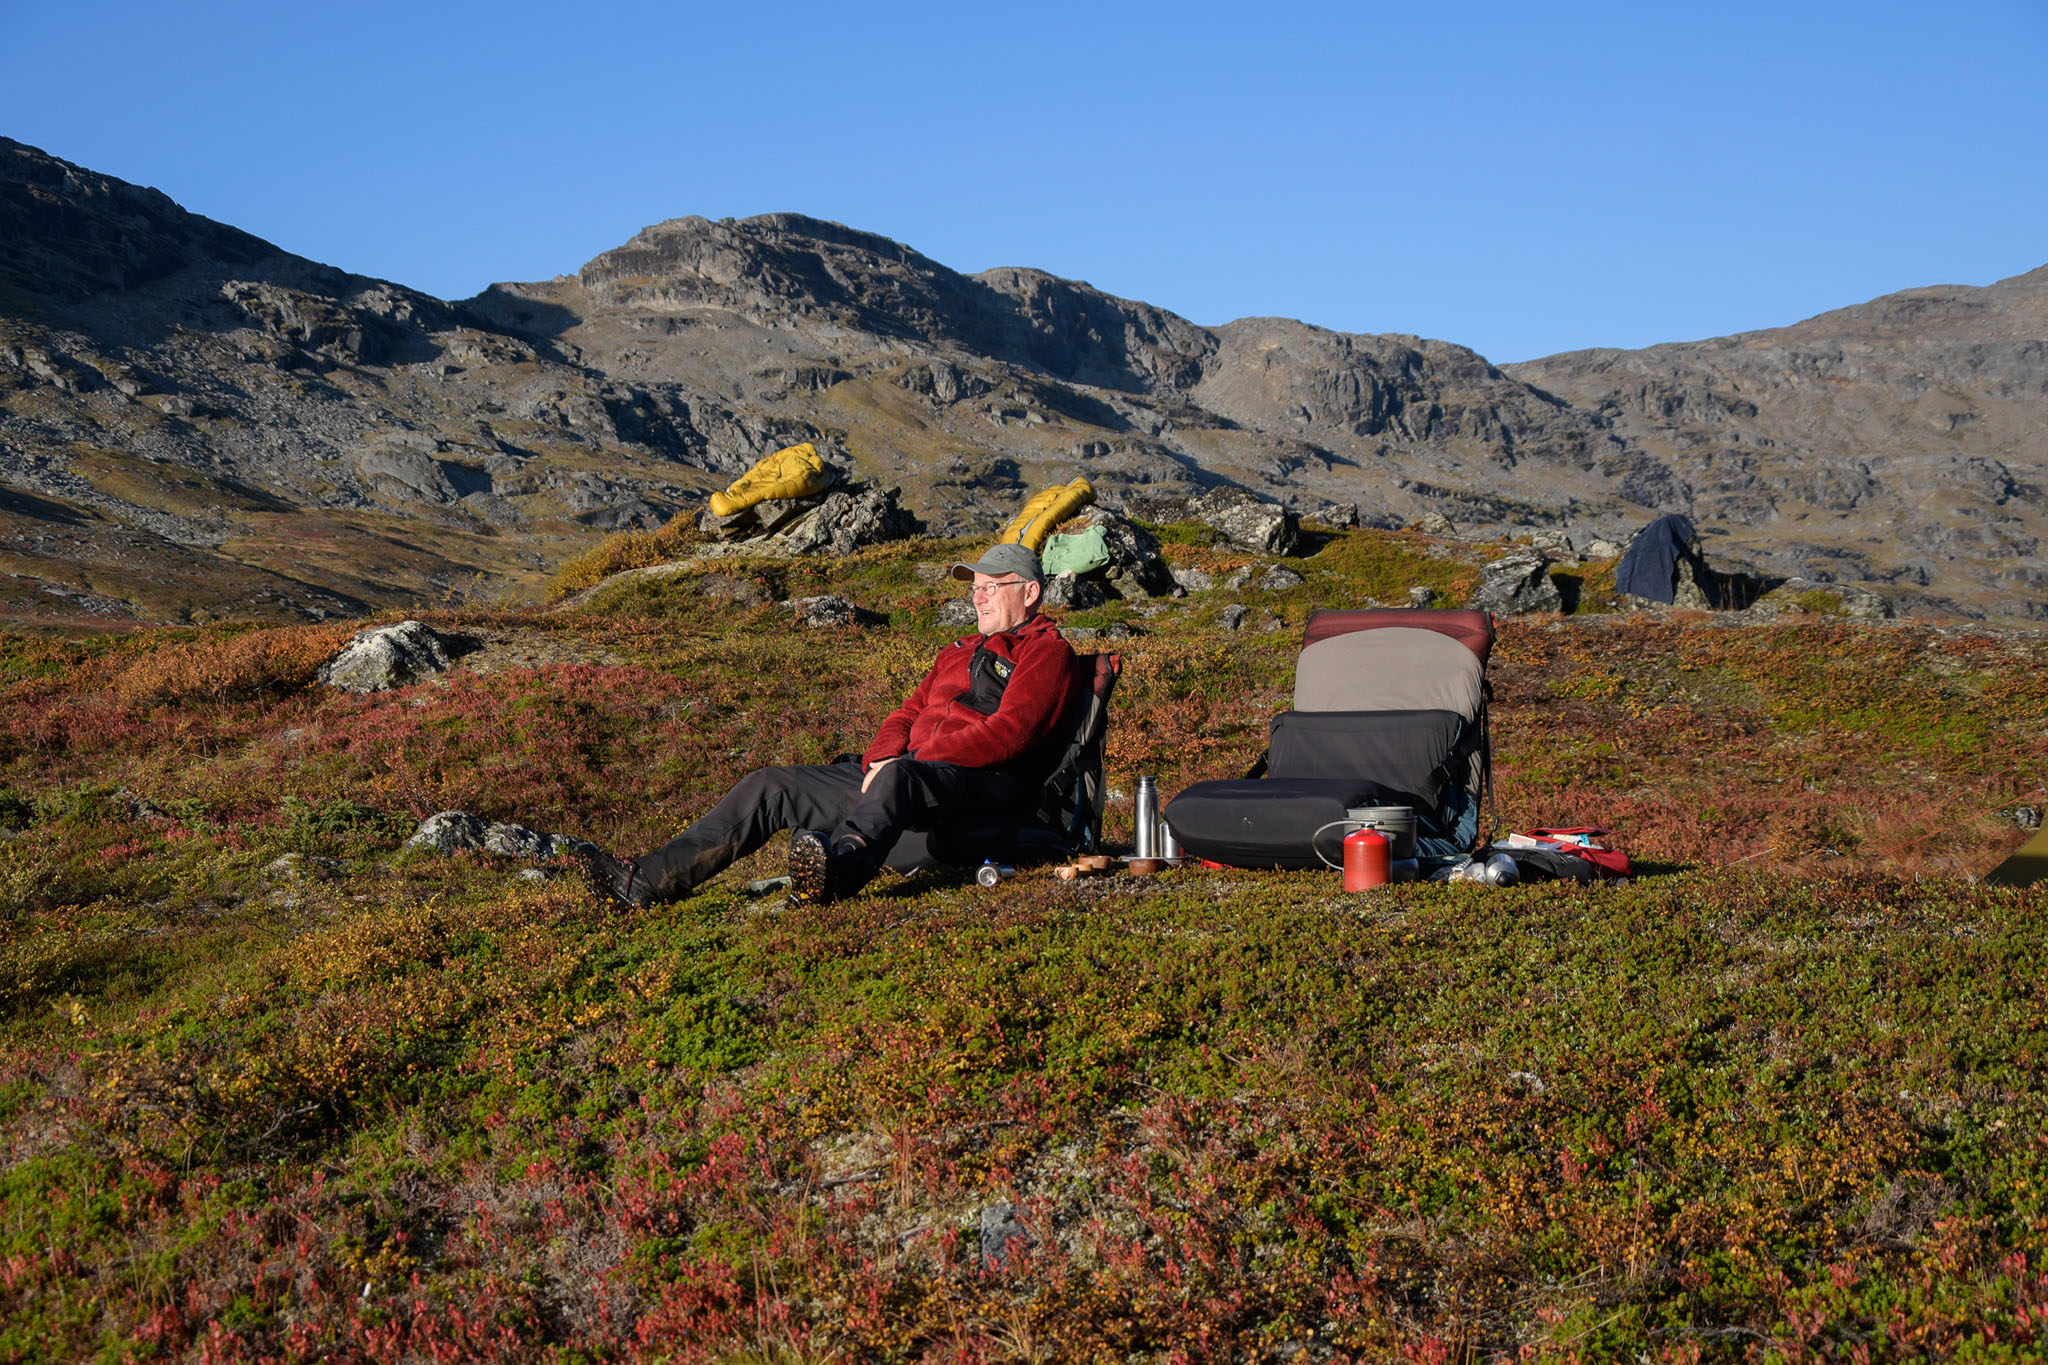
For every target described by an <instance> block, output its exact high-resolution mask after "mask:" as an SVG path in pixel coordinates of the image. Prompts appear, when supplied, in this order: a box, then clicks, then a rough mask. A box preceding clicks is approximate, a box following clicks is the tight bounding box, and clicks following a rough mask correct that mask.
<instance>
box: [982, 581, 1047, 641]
mask: <svg viewBox="0 0 2048 1365" xmlns="http://www.w3.org/2000/svg"><path fill="white" fill-rule="evenodd" d="M1041 591H1042V589H1041V588H1040V587H1039V586H1038V584H1036V583H1034V582H1032V581H1031V580H1030V579H1028V578H1019V577H1017V575H1015V574H1013V573H1006V574H998V575H995V576H994V577H991V576H989V575H988V574H985V573H978V574H976V575H975V576H974V627H975V629H976V630H979V631H980V632H981V633H982V634H983V635H999V634H1001V633H1002V632H1003V631H1006V630H1015V629H1016V628H1017V627H1018V626H1021V625H1023V624H1024V623H1025V622H1026V621H1028V620H1030V619H1031V611H1032V608H1034V607H1036V606H1037V605H1038V595H1039V593H1040V592H1041Z"/></svg>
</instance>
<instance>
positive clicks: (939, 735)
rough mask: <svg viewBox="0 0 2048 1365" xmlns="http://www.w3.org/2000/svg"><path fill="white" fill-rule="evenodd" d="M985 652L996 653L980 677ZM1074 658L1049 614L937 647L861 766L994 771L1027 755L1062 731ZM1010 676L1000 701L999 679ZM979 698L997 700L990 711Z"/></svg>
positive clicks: (861, 762) (890, 716) (1002, 688)
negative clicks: (908, 761)
mask: <svg viewBox="0 0 2048 1365" xmlns="http://www.w3.org/2000/svg"><path fill="white" fill-rule="evenodd" d="M984 651H986V652H987V654H988V655H990V656H992V657H991V658H989V659H988V660H987V661H986V662H984V663H983V664H982V665H981V666H980V667H981V676H980V677H977V676H976V668H975V658H976V656H977V655H980V654H982V653H983V652H984ZM1073 663H1074V651H1073V649H1072V648H1071V647H1070V646H1069V645H1068V644H1067V642H1066V640H1065V639H1063V638H1061V636H1060V632H1059V627H1058V626H1056V625H1054V624H1053V623H1052V622H1051V621H1049V620H1047V619H1046V618H1045V617H1043V616H1033V617H1032V618H1031V619H1030V620H1028V621H1026V622H1025V623H1024V624H1023V625H1021V626H1018V627H1017V628H1016V629H1015V630H1009V631H1004V632H1002V633H1000V634H997V635H978V634H977V635H967V636H963V637H961V638H960V639H958V640H956V641H954V642H953V643H952V644H950V645H947V646H946V647H945V648H944V649H942V650H940V651H939V657H938V658H937V659H935V660H933V661H932V666H931V671H930V672H928V673H926V674H925V675H924V681H922V682H920V683H919V684H918V685H917V688H916V690H915V691H913V692H912V693H911V694H910V697H909V699H908V700H906V701H905V702H904V703H903V705H901V706H899V707H897V708H896V709H895V710H894V711H891V712H890V713H889V718H888V719H887V720H885V721H883V722H882V728H881V729H880V730H878V731H877V732H876V733H875V741H874V743H872V744H870V745H868V750H867V752H866V753H864V754H862V755H861V759H860V765H861V767H862V768H863V769H866V768H870V767H873V766H874V765H875V764H876V763H878V762H880V761H881V760H882V759H885V758H902V757H909V758H918V759H923V760H924V761H926V762H928V763H958V764H961V765H962V766H964V767H969V768H994V767H998V766H1000V765H1002V764H1006V763H1010V762H1012V761H1013V760H1016V759H1020V758H1024V757H1026V756H1027V755H1030V754H1031V751H1032V750H1033V749H1035V748H1037V747H1038V746H1039V745H1041V744H1043V743H1045V742H1046V740H1048V739H1049V738H1051V736H1052V734H1053V732H1054V731H1055V730H1056V729H1058V728H1059V723H1060V713H1061V712H1062V711H1063V710H1064V709H1065V707H1066V702H1067V683H1068V679H1069V678H1070V677H1071V676H1072V674H1073ZM1004 673H1007V681H1006V682H1003V683H1001V685H1000V686H1001V690H1000V694H999V695H1000V701H999V702H996V701H995V697H994V696H992V695H991V692H992V690H993V689H994V687H995V686H996V685H997V684H996V683H995V682H994V681H993V679H995V678H997V677H999V676H1000V675H1002V674H1004ZM976 701H980V702H982V703H983V704H984V705H988V704H989V703H991V702H995V704H994V705H993V707H992V709H991V710H989V711H988V712H987V713H984V711H983V710H981V709H977V707H976V706H975V705H974V703H975V702H976Z"/></svg>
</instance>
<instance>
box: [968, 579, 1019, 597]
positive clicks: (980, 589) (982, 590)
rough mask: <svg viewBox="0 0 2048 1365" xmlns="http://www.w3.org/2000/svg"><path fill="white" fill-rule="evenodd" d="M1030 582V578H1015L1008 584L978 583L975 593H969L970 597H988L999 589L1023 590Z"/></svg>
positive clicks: (975, 586)
mask: <svg viewBox="0 0 2048 1365" xmlns="http://www.w3.org/2000/svg"><path fill="white" fill-rule="evenodd" d="M1030 581H1031V580H1030V579H1028V578H1013V579H1011V580H1010V581H1009V582H1007V583H976V584H975V585H974V589H973V591H971V592H969V593H968V596H969V597H987V596H988V595H989V594H991V593H993V592H994V591H995V590H996V589H998V588H1021V587H1023V586H1024V585H1025V584H1026V583H1029V582H1030Z"/></svg>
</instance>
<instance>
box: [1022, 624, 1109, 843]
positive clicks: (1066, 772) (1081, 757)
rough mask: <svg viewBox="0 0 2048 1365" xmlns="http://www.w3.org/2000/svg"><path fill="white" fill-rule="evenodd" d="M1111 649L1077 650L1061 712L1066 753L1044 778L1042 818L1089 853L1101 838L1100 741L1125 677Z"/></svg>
mask: <svg viewBox="0 0 2048 1365" xmlns="http://www.w3.org/2000/svg"><path fill="white" fill-rule="evenodd" d="M1123 667H1124V663H1123V659H1122V658H1121V657H1119V656H1118V655H1115V654H1077V655H1075V656H1074V668H1073V673H1072V676H1071V680H1070V684H1069V686H1070V687H1071V689H1072V690H1071V692H1070V693H1069V697H1068V702H1067V707H1068V710H1067V712H1066V713H1065V714H1066V717H1067V723H1068V725H1069V726H1070V729H1069V730H1068V735H1069V739H1068V743H1067V748H1066V752H1065V753H1064V754H1063V755H1061V757H1060V760H1059V762H1058V763H1056V764H1055V765H1054V766H1053V770H1052V774H1051V776H1049V777H1047V778H1046V780H1045V795H1044V798H1043V800H1041V801H1040V803H1039V808H1038V818H1039V821H1040V823H1042V824H1045V825H1048V826H1050V827H1051V828H1053V829H1056V830H1058V831H1060V833H1061V834H1062V835H1064V836H1065V839H1066V846H1067V851H1068V852H1070V853H1093V852H1094V851H1095V848H1096V845H1097V844H1098V843H1100V842H1101V839H1102V800H1103V782H1102V746H1103V741H1104V739H1105V737H1106V736H1107V735H1108V733H1109V699H1110V696H1111V694H1113V693H1114V692H1115V691H1116V684H1117V679H1118V678H1120V677H1122V676H1123Z"/></svg>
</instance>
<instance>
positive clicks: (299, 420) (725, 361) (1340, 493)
mask: <svg viewBox="0 0 2048 1365" xmlns="http://www.w3.org/2000/svg"><path fill="white" fill-rule="evenodd" d="M2043 280H2044V272H2036V273H2035V274H2034V275H2030V276H2025V277H2021V279H2019V280H2014V281H2007V282H2006V283H2004V284H2001V285H1998V286H1994V287H1992V288H1990V289H1984V290H1922V291H1914V292H1913V293H1911V294H1906V295H1899V296H1895V297H1894V298H1892V299H1887V300H1879V301H1878V302H1876V303H1873V304H1868V305H1864V306H1863V307H1862V308H1859V309H1847V310H1844V311H1843V312H1841V313H1837V314H1829V315H1827V316H1825V317H1822V318H1816V319H1814V320H1812V321H1811V322H1808V323H1802V324H1800V326H1799V327H1796V328H1788V329H1783V330H1782V331H1780V332H1774V333H1757V334H1752V335H1749V336H1743V337H1734V338H1728V339H1726V340H1723V341H1717V342H1703V343H1697V344H1694V345H1690V346H1680V347H1657V348H1652V349H1651V350H1649V351H1643V352H1634V353H1623V352H1599V353H1588V354H1583V355H1575V356H1560V357H1553V358H1551V359H1549V360H1545V361H1538V362H1532V363H1530V364H1527V365H1521V366H1514V367H1509V368H1508V369H1502V368H1497V367H1495V366H1493V365H1491V364H1489V363H1488V362H1487V361H1486V360H1485V359H1483V358H1482V357H1480V356H1478V355H1476V354H1475V353H1473V352H1471V351H1469V350H1466V349H1464V348H1462V347H1458V346H1455V345H1451V344H1449V343H1445V342H1439V341H1429V340H1422V339H1419V338H1414V337H1404V336H1352V335H1345V334H1341V333H1335V332H1330V331H1326V330H1323V329H1320V328H1316V327H1312V326H1308V325H1306V324H1303V323H1299V322H1291V321H1286V320H1281V319H1244V320H1240V321H1237V322H1233V323H1229V324H1227V325H1224V326H1221V327H1214V328H1207V327H1200V326H1196V325H1195V324H1193V323H1190V322H1188V321H1187V320H1185V319H1182V318H1179V317H1176V316H1174V315H1173V314H1171V313H1168V312H1165V311H1163V310H1161V309H1157V308H1154V307H1151V306H1149V305H1146V304H1143V303H1137V302H1132V301H1129V300H1124V299H1118V298H1114V297H1112V296H1110V295H1107V294H1104V293H1102V292H1101V291H1099V290H1096V289H1094V288H1092V287H1091V286H1089V285H1087V284H1084V283H1080V282H1077V281H1071V280H1063V279H1059V278H1057V277H1054V276H1050V275H1046V274H1044V273H1042V272H1038V271H1033V270H1026V269H1014V268H1004V269H998V270H991V271H986V272H983V273H982V274H979V275H972V276H969V275H963V274H960V273H959V272H956V271H953V270H951V269H949V268H947V267H946V266H944V265H941V264H939V263H938V262H936V261H933V260H930V259H929V258H927V257H924V256H922V255H919V254H918V253H917V252H915V251H913V250H911V249H910V248H908V247H906V246H903V245H902V244H900V243H897V242H893V241H890V240H888V239H886V238H882V237H878V236H875V235H872V234H868V233H863V232H859V231H855V230H853V229H849V228H845V227H841V226H839V225H836V224H831V223H824V222H820V221H817V220H814V219H808V218H803V217H800V216H796V215H789V214H775V215H768V216H764V217H760V218H752V219H747V220H744V221H738V222H734V221H726V222H718V223H713V222H709V221H706V220H704V219H701V218H682V219H676V220H673V221H670V222H666V223H662V224H658V225H656V226H654V227H650V228H648V229H646V230H645V231H643V232H641V233H640V234H639V235H637V236H636V237H634V238H633V239H632V240H631V241H630V242H627V243H626V244H624V245H623V246H621V247H619V248H617V249H615V250H613V251H609V252H606V253H604V254H603V255H601V256H599V257H597V258H596V259H595V260H593V261H591V262H590V263H589V264H587V265H586V266H584V267H583V269H582V270H581V271H579V272H578V273H577V274H576V275H574V276H563V277H558V278H556V279H554V280H551V281H545V282H538V283H529V284H503V285H497V286H493V287H492V288H491V289H489V290H486V291H485V292H484V293H483V294H481V295H479V296H478V297H476V298H474V299H470V300H465V301H461V302H445V301H442V300H438V299H434V298H431V297H429V296H426V295H423V294H420V293H418V292H416V291H413V290H408V289H405V288H403V287H402V286H399V285H395V284H391V283H388V282H384V281H378V280H371V279H366V278H363V277H361V276H355V275H350V274H348V273H346V272H344V271H341V270H338V269H335V268H332V267H328V266H323V265H318V264H315V263H313V262H310V261H307V260H305V259H303V258H300V257H297V256H294V255H291V254H290V253H288V252H285V251H283V250H280V249H279V248H277V247H274V246H272V245H270V244H269V243H266V242H262V241H260V240H258V239H256V238H253V237H250V236H248V235H247V234H245V233H241V232H237V231H235V230H234V229H232V228H227V227H223V226H221V225H219V224H216V223H212V222H210V221H208V220H206V219H203V218H200V217H197V216H196V215H193V214H189V213H186V212H185V211H184V210H182V209H180V208H179V207H178V206H177V205H176V204H175V203H173V202H172V201H171V200H169V199H168V198H166V197H165V196H163V195H162V194H159V193H158V192H156V191H153V190H143V189H138V188H136V187H134V186H131V185H127V184H124V183H123V182H121V181H118V180H114V179H111V178H109V177H106V176H101V175H96V174H94V173H93V172H90V171H87V170H84V169H82V168H79V167H76V166H72V165H70V164H68V163H65V162H62V161H59V160H57V159H55V158H52V157H49V156H47V155H45V154H44V153H41V152H39V151H37V150H35V149H33V148H29V147H26V146H23V145H21V144H19V143H13V142H6V141H4V140H0V569H4V570H5V571H7V572H8V573H10V574H11V575H13V576H12V577H10V578H6V579H0V610H11V611H14V612H17V613H19V612H23V611H30V610H34V611H46V610H49V609H52V608H53V607H56V608H61V609H71V610H79V609H82V610H87V611H94V612H99V613H102V614H107V615H112V616H122V615H126V616H133V617H139V618H142V619H172V618H176V617H179V616H181V615H183V616H190V615H200V616H203V615H205V614H209V613H213V614H221V613H227V612H238V613H241V612H248V611H252V610H253V611H256V612H257V613H258V614H270V615H304V614H312V615H320V614H326V613H333V612H352V611H359V610H362V609H363V608H365V607H367V606H373V605H378V604H383V603H390V602H396V601H406V600H415V599H418V598H421V597H428V598H433V597H446V596H450V595H462V594H465V593H467V594H472V595H473V594H476V593H479V592H480V593H483V594H486V595H490V596H494V597H502V596H511V597H519V596H523V595H528V594H530V593H531V592H532V591H533V590H534V587H535V585H536V583H537V580H538V578H539V576H540V575H541V574H542V573H544V572H545V571H546V569H547V568H548V567H549V566H551V565H552V564H554V563H556V562H558V561H559V560H560V559H561V558H563V557H564V556H565V555H566V554H568V553H569V552H571V551H573V550H574V549H576V548H578V547H579V546H580V544H581V543H582V542H583V541H584V540H586V539H587V538H588V536H589V535H590V534H592V533H593V532H595V531H599V530H609V529H615V528H618V527H622V526H627V525H651V524H655V523H657V522H659V521H661V520H663V519H665V518H667V517H669V516H671V515H673V514H674V513H676V512H677V511H679V510H682V509H685V508H693V507H694V506H695V504H696V503H697V502H698V501H699V500H700V499H701V497H702V495H703V494H704V493H705V492H706V491H707V490H709V489H712V488H715V487H718V486H721V485H723V484H724V483H725V482H726V481H727V480H729V479H730V478H731V477H732V476H733V475H734V474H735V473H737V472H738V471H740V470H742V469H744V468H745V467H746V466H747V465H748V464H749V463H750V462H751V461H752V460H753V459H755V458H756V457H757V456H758V455H760V454H762V453H764V452H766V451H767V450H770V449H773V448H774V447H775V446H777V445H780V444H786V443H788V442H790V441H793V440H811V441H814V442H815V443H817V444H818V446H819V447H820V449H821V450H823V451H825V452H826V453H827V455H828V457H829V458H831V459H832V460H834V461H835V462H836V463H838V464H840V465H841V466H843V467H844V468H845V469H846V470H847V471H848V472H849V473H851V474H856V475H865V476H868V477H871V478H874V479H877V480H879V481H882V482H885V483H889V484H896V485H901V486H902V488H903V489H904V501H905V503H906V504H907V505H908V506H910V507H912V508H913V509H915V510H916V511H917V512H918V513H919V515H921V516H922V517H923V518H924V519H925V521H926V522H927V524H928V525H930V526H931V527H933V529H936V530H949V531H968V530H975V529H981V528H987V527H993V526H995V525H996V524H998V523H999V522H1000V521H1001V520H1003V519H1004V518H1005V517H1007V515H1008V514H1009V513H1010V511H1012V510H1013V509H1014V508H1015V506H1016V505H1017V503H1018V502H1019V500H1020V499H1021V498H1022V497H1023V496H1025V495H1026V493H1027V492H1028V491H1029V490H1030V489H1032V488H1034V487H1037V486H1041V485H1043V484H1045V483H1049V482H1055V481H1058V482H1064V481H1065V480H1067V479H1069V478H1071V477H1073V475H1074V474H1076V473H1082V474H1086V475H1087V476H1088V477H1089V478H1090V479H1091V480H1092V481H1094V482H1095V484H1096V485H1097V487H1098V488H1099V489H1100V490H1101V491H1102V493H1103V495H1104V498H1105V501H1109V502H1111V503H1117V502H1136V503H1142V502H1145V501H1147V500H1150V501H1152V502H1154V503H1156V501H1157V495H1159V494H1162V493H1176V492H1192V491H1195V490H1197V489H1199V488H1203V487H1208V486H1213V485H1216V484H1219V483H1234V484H1239V485H1242V486H1244V487H1246V488H1248V489H1251V490H1252V491H1254V492H1256V493H1258V494H1259V495H1260V496H1262V497H1266V498H1270V499H1273V500H1276V501H1282V502H1286V503H1288V504H1290V505H1292V506H1294V507H1296V508H1297V509H1298V510H1301V511H1304V512H1308V513H1318V514H1321V515H1323V516H1325V517H1327V518H1332V519H1336V520H1340V521H1342V520H1346V519H1348V518H1350V517H1351V516H1353V515H1355V516H1357V517H1358V518H1359V519H1360V520H1361V521H1363V522H1364V523H1366V524H1369V525H1374V524H1376V525H1387V526H1391V525H1400V524H1403V523H1406V522H1409V521H1411V520H1414V519H1416V518H1418V517H1421V516H1423V515H1424V514H1426V513H1429V512H1440V513H1443V514H1445V515H1447V516H1449V517H1450V518H1451V519H1452V520H1453V521H1454V522H1455V523H1456V524H1457V526H1458V527H1459V528H1460V530H1461V532H1462V533H1464V534H1468V535H1493V534H1500V533H1514V532H1519V531H1523V530H1526V529H1528V528H1548V529H1550V530H1553V531H1563V532H1565V533H1566V534H1568V535H1570V536H1571V537H1572V538H1573V539H1575V540H1577V541H1578V542H1579V543H1581V544H1584V543H1585V542H1586V541H1589V540H1591V539H1593V538H1594V537H1596V536H1597V537H1606V538H1610V539H1616V540H1619V539H1624V538H1625V537H1626V536H1627V534H1629V533H1630V532H1631V531H1633V530H1634V529H1635V528H1636V527H1638V526H1640V525H1641V524H1643V523H1644V522H1646V521H1647V520H1649V519H1650V518H1651V517H1652V516H1654V515H1656V514H1658V513H1661V512H1665V511H1686V512H1690V513H1691V514H1692V515H1693V516H1694V517H1695V518H1696V519H1697V520H1698V521H1699V522H1700V524H1701V526H1702V529H1703V531H1705V533H1706V534H1707V535H1708V536H1709V537H1711V539H1710V540H1709V542H1708V545H1709V553H1710V554H1711V555H1713V556H1714V557H1715V558H1716V560H1717V561H1726V562H1728V563H1729V564H1730V565H1731V566H1732V567H1752V568H1755V569H1758V570H1761V571H1764V572H1767V573H1774V574H1783V575H1792V574H1797V575H1802V576H1805V577H1809V578H1817V579H1822V580H1838V581H1862V582H1873V583H1877V584H1879V585H1881V586H1882V587H1883V589H1884V590H1885V591H1886V592H1887V593H1889V594H1890V595H1891V596H1892V597H1893V598H1894V599H1895V601H1896V602H1897V603H1898V604H1899V605H1901V606H1902V607H1905V608H1907V609H1914V608H1916V607H1917V608H1921V609H1926V608H1928V607H1937V608H1960V609H1962V610H1965V611H1968V612H1970V613H1972V614H1988V615H1992V616H1997V617H2003V618H2008V619H2016V618H2027V617H2033V618H2040V617H2042V616H2044V615H2048V560H2044V559H2043V558H2042V556H2041V554H2040V548H2039V539H2038V538H2039V537H2040V535H2042V534H2043V532H2044V527H2043V525H2042V521H2043V513H2042V511H2041V509H2040V507H2039V499H2038V496H2036V493H2037V490H2038V488H2039V487H2040V485H2041V483H2042V482H2043V466H2044V463H2048V448H2044V441H2043V437H2042V413H2043V411H2044V404H2043V398H2044V396H2048V340H2043V338H2048V318H2044V313H2048V310H2044V307H2043V305H2042V299H2043V295H2044V288H2048V286H2044V283H2043Z"/></svg>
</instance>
